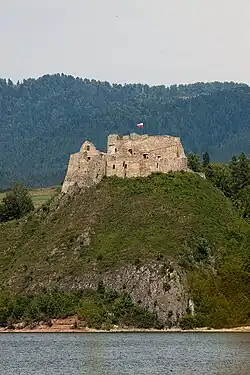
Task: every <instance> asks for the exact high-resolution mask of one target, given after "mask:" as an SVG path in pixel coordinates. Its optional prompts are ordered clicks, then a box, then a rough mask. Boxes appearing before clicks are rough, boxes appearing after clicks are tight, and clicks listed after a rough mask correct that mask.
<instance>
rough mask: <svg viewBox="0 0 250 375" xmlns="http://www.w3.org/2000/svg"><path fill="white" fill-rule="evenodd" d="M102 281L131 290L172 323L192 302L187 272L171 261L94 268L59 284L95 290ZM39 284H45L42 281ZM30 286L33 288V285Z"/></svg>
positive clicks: (52, 284) (120, 289)
mask: <svg viewBox="0 0 250 375" xmlns="http://www.w3.org/2000/svg"><path fill="white" fill-rule="evenodd" d="M51 276H52V275H51ZM36 281H37V282H39V281H38V280H36ZM100 282H102V283H103V285H104V287H105V288H106V289H109V290H114V291H117V292H118V293H124V292H126V293H128V294H129V295H130V296H131V297H132V299H133V302H134V303H135V304H138V305H140V306H141V307H142V308H144V309H146V310H148V311H150V312H152V313H156V314H157V316H158V318H159V320H160V321H162V323H164V324H167V325H169V326H178V322H179V319H180V318H181V316H183V315H184V314H185V313H186V310H187V308H188V306H189V300H188V294H187V291H186V286H187V279H186V275H185V273H184V272H183V271H182V270H181V269H180V268H178V267H174V266H173V265H172V264H168V265H167V264H165V263H162V264H159V263H152V264H148V265H141V266H135V265H126V266H124V267H121V268H120V269H116V270H115V271H114V270H112V271H106V272H103V273H100V272H98V271H97V270H95V269H93V270H92V271H91V272H89V273H86V274H85V275H84V276H82V277H74V278H71V277H69V276H68V277H66V278H62V279H60V282H59V284H58V282H56V286H57V288H59V289H61V290H65V291H76V290H84V289H94V290H96V289H97V288H98V284H99V283H100ZM39 286H40V287H43V281H41V282H40V285H39ZM46 286H47V288H48V289H49V288H51V289H53V288H54V287H55V279H54V280H53V276H52V277H51V279H50V281H49V282H48V280H47V281H46ZM29 287H30V288H31V289H33V288H34V286H33V287H32V285H30V286H29ZM36 288H37V286H36V287H35V289H36ZM31 291H32V290H31Z"/></svg>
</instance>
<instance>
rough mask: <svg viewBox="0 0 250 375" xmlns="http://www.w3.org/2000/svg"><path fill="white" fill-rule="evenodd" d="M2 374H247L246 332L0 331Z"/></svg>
mask: <svg viewBox="0 0 250 375" xmlns="http://www.w3.org/2000/svg"><path fill="white" fill-rule="evenodd" d="M0 374H1V375H2V374H3V375H78V374H86V375H97V374H98V375H99V374H103V375H106V374H107V375H123V374H124V375H125V374H126V375H158V374H161V375H168V374H171V375H196V374H197V375H250V333H87V334H84V333H82V334H73V333H68V334H67V333H66V334H63V333H59V334H51V333H45V334H0Z"/></svg>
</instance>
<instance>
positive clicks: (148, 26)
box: [0, 0, 250, 85]
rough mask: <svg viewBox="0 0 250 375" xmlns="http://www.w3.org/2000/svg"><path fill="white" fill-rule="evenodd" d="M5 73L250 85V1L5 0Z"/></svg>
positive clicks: (1, 66)
mask: <svg viewBox="0 0 250 375" xmlns="http://www.w3.org/2000/svg"><path fill="white" fill-rule="evenodd" d="M0 6H1V7H0V9H1V11H0V45H1V55H0V77H6V78H11V79H12V80H13V81H17V80H22V79H23V78H28V77H39V76H42V75H44V74H52V73H65V74H71V75H73V76H78V77H83V78H89V79H92V78H93V79H98V80H102V81H109V82H119V83H131V82H137V83H139V82H141V83H147V84H149V85H158V84H161V85H170V84H175V83H177V84H179V83H191V82H201V81H202V82H205V81H237V82H246V83H250V63H249V61H250V42H249V37H250V22H249V14H250V1H249V0H0Z"/></svg>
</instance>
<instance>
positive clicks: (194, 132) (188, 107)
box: [0, 74, 250, 189]
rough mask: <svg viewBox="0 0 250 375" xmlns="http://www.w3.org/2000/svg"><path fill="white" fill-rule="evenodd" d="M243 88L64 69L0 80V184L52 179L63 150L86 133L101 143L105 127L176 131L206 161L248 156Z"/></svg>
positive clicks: (63, 163)
mask: <svg viewBox="0 0 250 375" xmlns="http://www.w3.org/2000/svg"><path fill="white" fill-rule="evenodd" d="M249 118H250V87H249V86H247V85H245V84H236V83H233V82H227V83H220V82H213V83H196V84H189V85H179V86H177V85H173V86H170V87H165V86H154V87H149V86H148V85H142V84H128V85H124V86H122V85H119V84H113V85H111V84H109V83H108V82H99V81H95V80H91V81H90V80H88V79H84V80H83V79H80V78H74V77H72V76H66V75H64V74H56V75H51V76H50V75H46V76H43V77H41V78H39V79H28V80H24V81H23V82H21V83H20V82H17V84H13V82H12V81H11V80H4V79H1V80H0V149H1V163H0V176H1V179H0V188H2V189H3V188H8V187H9V186H10V185H11V184H12V183H13V182H16V181H23V182H24V183H25V185H28V186H46V185H47V186H48V185H54V184H58V183H60V182H61V181H62V179H63V178H64V175H65V171H66V167H67V163H68V158H69V154H70V153H73V152H77V151H78V149H79V148H80V145H81V143H82V142H83V140H84V139H85V138H88V139H90V140H92V141H94V143H95V144H96V146H97V147H98V148H99V149H102V150H103V149H105V143H106V137H107V135H108V134H109V133H120V134H125V133H128V132H133V131H136V123H138V122H141V121H142V122H144V124H145V127H144V132H147V133H148V134H170V135H178V136H180V137H181V139H182V141H183V144H184V147H185V150H186V152H194V153H197V154H200V155H201V154H202V153H203V152H205V151H207V152H209V154H210V157H211V159H212V161H228V160H230V159H231V157H232V156H233V155H234V154H239V153H240V152H241V151H242V152H244V153H246V154H250V142H249V136H250V126H249Z"/></svg>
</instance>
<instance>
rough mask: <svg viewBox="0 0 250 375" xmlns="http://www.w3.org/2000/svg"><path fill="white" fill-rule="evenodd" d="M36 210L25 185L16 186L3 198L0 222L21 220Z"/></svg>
mask: <svg viewBox="0 0 250 375" xmlns="http://www.w3.org/2000/svg"><path fill="white" fill-rule="evenodd" d="M32 210H34V205H33V202H32V199H31V197H30V195H29V193H28V190H27V189H26V188H25V187H24V186H23V184H16V185H14V186H13V188H12V189H11V190H10V191H9V192H8V193H7V194H6V197H4V198H3V203H2V204H1V208H0V221H8V220H13V219H19V218H20V217H22V216H24V215H26V214H27V213H29V212H30V211H32Z"/></svg>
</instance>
